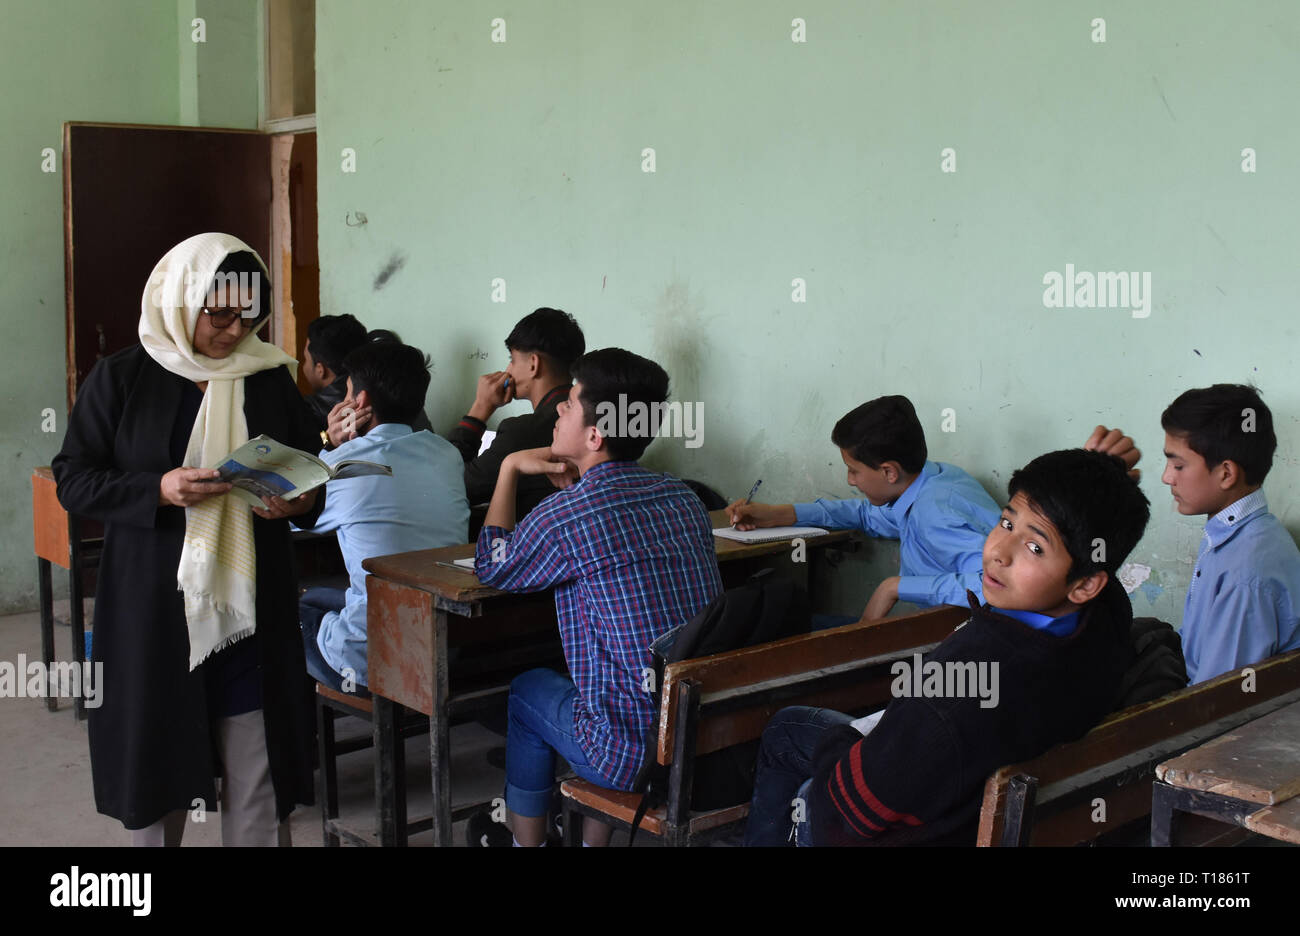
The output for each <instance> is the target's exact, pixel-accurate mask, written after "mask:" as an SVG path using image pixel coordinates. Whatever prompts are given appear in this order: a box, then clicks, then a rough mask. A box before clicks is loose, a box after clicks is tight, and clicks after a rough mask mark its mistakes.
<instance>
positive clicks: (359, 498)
mask: <svg viewBox="0 0 1300 936" xmlns="http://www.w3.org/2000/svg"><path fill="white" fill-rule="evenodd" d="M320 458H321V460H322V461H324V462H326V463H327V464H330V465H336V464H338V463H339V462H341V461H348V460H352V459H360V460H362V461H372V462H378V463H379V464H381V465H388V466H389V467H390V468H392V469H393V476H392V477H391V478H389V477H386V476H384V475H365V476H363V477H360V478H347V479H345V480H341V481H330V482H329V489H328V491H327V492H326V496H325V509H324V510H322V511H321V515H320V519H319V520H317V522H316V525H315V526H314V527H311V530H312V532H314V533H328V532H330V531H337V532H338V539H339V549H340V550H341V551H342V553H343V562H344V563H345V564H346V565H347V568H348V590H347V599H346V601H347V603H346V604H345V605H344V608H343V610H342V611H330V612H329V613H327V614H326V615H325V616H324V617H323V618H322V619H321V624H320V632H319V634H317V637H316V644H317V646H319V647H320V652H321V655H322V656H323V657H324V658H325V662H327V663H329V665H330V666H331V667H333V668H334V670H335V671H336V672H339V673H345V672H346V670H345V669H344V668H345V667H351V668H352V670H353V672H355V673H356V679H357V682H358V683H360V684H361V685H367V684H368V683H367V672H366V574H367V573H366V570H365V569H363V568H361V561H362V560H363V559H370V558H373V557H375V556H388V555H391V554H393V553H402V552H411V551H412V550H416V549H435V548H437V547H439V546H454V545H456V544H458V543H464V542H466V541H467V540H468V539H469V501H468V499H467V498H466V497H465V462H464V460H463V459H462V458H461V457H460V453H459V452H458V451H456V448H455V447H454V446H453V445H452V444H451V443H450V442H448V441H447V440H446V439H444V438H442V437H440V436H437V435H434V434H433V433H432V432H429V431H428V430H421V431H420V432H412V431H411V427H410V426H407V425H404V424H401V423H381V424H379V425H378V426H375V427H374V428H373V429H371V430H370V431H369V432H367V433H366V434H365V435H364V436H361V437H359V438H356V439H352V440H350V441H348V442H344V443H343V444H342V445H340V446H339V447H338V448H336V449H334V450H333V451H329V452H321V453H320Z"/></svg>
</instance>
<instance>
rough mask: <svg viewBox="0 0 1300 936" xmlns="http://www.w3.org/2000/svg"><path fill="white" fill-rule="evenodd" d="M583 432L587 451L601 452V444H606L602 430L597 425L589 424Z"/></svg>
mask: <svg viewBox="0 0 1300 936" xmlns="http://www.w3.org/2000/svg"><path fill="white" fill-rule="evenodd" d="M583 432H584V433H585V437H584V439H583V441H584V442H586V444H587V451H589V452H599V451H600V449H601V446H603V445H604V444H605V437H604V436H602V435H601V434H600V430H599V429H597V428H596V427H595V426H587V427H586V428H585V429H584V430H583Z"/></svg>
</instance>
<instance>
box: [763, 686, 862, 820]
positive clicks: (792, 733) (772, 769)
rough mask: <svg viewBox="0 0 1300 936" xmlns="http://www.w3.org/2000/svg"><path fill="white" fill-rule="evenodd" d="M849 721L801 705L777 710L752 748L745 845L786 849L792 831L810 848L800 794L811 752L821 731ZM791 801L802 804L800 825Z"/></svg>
mask: <svg viewBox="0 0 1300 936" xmlns="http://www.w3.org/2000/svg"><path fill="white" fill-rule="evenodd" d="M851 721H853V719H852V718H851V717H850V716H848V715H845V714H844V713H843V712H836V711H834V710H832V709H824V708H808V707H806V706H801V705H799V706H791V707H790V708H783V709H781V711H779V712H777V713H776V714H775V715H773V716H772V720H771V721H770V722H768V723H767V727H766V728H764V729H763V741H762V745H761V746H760V747H759V749H758V766H757V769H756V770H755V772H754V798H753V800H751V801H750V804H749V821H748V823H747V824H746V826H745V844H746V845H747V846H785V845H790V844H791V841H790V839H791V834H790V833H791V830H792V828H793V829H795V830H796V831H797V833H798V844H800V845H810V844H812V842H811V841H810V837H809V830H810V829H811V827H812V823H811V822H810V821H809V820H810V818H811V817H810V816H809V815H808V812H807V809H808V806H807V798H806V796H805V795H804V794H805V793H806V791H807V787H808V782H809V780H811V779H812V775H813V760H812V758H813V753H814V752H815V751H816V750H817V742H818V741H820V740H821V737H822V734H823V733H824V732H825V731H826V730H827V729H829V728H834V727H835V726H837V725H843V724H847V723H848V722H851ZM796 797H799V798H801V799H803V801H804V807H803V808H804V816H803V820H804V821H802V822H798V823H796V822H795V821H794V812H795V806H794V800H795V798H796Z"/></svg>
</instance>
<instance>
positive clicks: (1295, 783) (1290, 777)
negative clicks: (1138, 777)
mask: <svg viewBox="0 0 1300 936" xmlns="http://www.w3.org/2000/svg"><path fill="white" fill-rule="evenodd" d="M1156 777H1157V778H1158V782H1157V783H1156V784H1155V785H1154V786H1153V788H1152V794H1151V844H1152V845H1153V846H1168V845H1172V844H1175V842H1174V839H1175V837H1176V834H1177V816H1178V814H1179V813H1195V814H1196V815H1200V816H1207V817H1209V818H1211V819H1217V820H1219V821H1220V822H1225V823H1230V824H1232V825H1237V826H1241V827H1243V828H1246V829H1249V830H1250V831H1252V832H1257V833H1259V834H1261V835H1267V836H1269V837H1271V838H1275V839H1279V840H1281V841H1284V842H1291V843H1293V844H1297V845H1300V702H1294V703H1292V704H1290V705H1288V706H1286V707H1285V708H1282V709H1279V710H1278V711H1276V712H1273V713H1272V714H1271V715H1265V716H1264V717H1263V718H1257V719H1255V720H1254V721H1251V722H1247V723H1246V724H1244V725H1242V726H1241V727H1240V728H1237V729H1236V730H1234V731H1231V732H1229V733H1228V734H1225V735H1222V736H1221V737H1218V738H1215V739H1214V740H1213V741H1210V742H1208V743H1206V744H1203V745H1201V746H1200V747H1198V748H1195V749H1194V750H1191V751H1188V752H1187V753H1186V754H1183V755H1182V756H1180V757H1175V758H1174V759H1173V760H1170V761H1166V762H1165V763H1163V764H1161V765H1159V766H1158V767H1157V768H1156Z"/></svg>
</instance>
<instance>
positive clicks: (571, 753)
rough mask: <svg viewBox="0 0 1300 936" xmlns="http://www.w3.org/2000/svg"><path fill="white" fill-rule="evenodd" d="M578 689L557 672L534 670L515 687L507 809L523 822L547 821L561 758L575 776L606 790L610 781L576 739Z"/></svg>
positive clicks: (508, 753) (508, 748)
mask: <svg viewBox="0 0 1300 936" xmlns="http://www.w3.org/2000/svg"><path fill="white" fill-rule="evenodd" d="M577 697H578V689H577V687H576V686H574V685H573V682H572V680H570V679H569V678H568V677H567V676H562V675H560V674H559V673H557V672H555V671H554V670H548V669H535V670H529V671H528V672H526V673H524V674H523V675H522V676H517V677H515V680H514V681H513V682H512V683H511V684H510V701H509V703H508V706H507V707H508V709H509V713H510V728H509V732H508V733H507V735H506V806H507V807H508V808H509V809H510V811H511V812H512V813H514V814H515V815H517V816H527V817H536V816H545V815H546V813H547V810H548V809H550V806H551V788H552V787H554V786H555V755H556V754H559V755H560V756H561V757H563V758H564V759H565V760H566V761H568V762H569V766H570V767H572V768H573V772H574V773H576V774H577V775H578V776H579V777H581V778H582V779H584V780H589V781H591V782H592V783H595V784H598V785H600V786H603V787H608V786H609V781H608V780H606V779H605V778H604V777H602V776H601V775H600V774H598V773H597V772H596V771H595V770H593V769H592V768H591V767H590V766H588V764H587V755H586V754H585V753H583V750H582V748H581V747H580V746H579V745H578V741H577V739H576V738H575V737H574V736H573V702H574V700H575V699H576V698H577Z"/></svg>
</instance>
